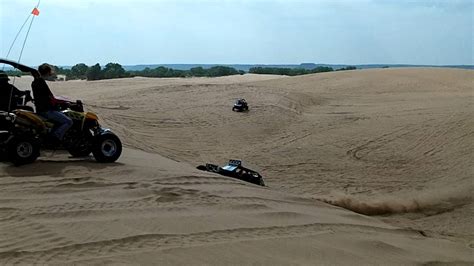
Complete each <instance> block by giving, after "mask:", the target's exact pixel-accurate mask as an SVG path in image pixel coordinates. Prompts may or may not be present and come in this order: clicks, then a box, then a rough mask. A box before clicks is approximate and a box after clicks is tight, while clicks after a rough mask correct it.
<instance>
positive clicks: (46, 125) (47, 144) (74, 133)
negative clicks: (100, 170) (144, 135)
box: [0, 59, 122, 165]
mask: <svg viewBox="0 0 474 266" xmlns="http://www.w3.org/2000/svg"><path fill="white" fill-rule="evenodd" d="M0 63H7V64H10V65H12V66H14V67H15V68H18V69H19V70H21V71H23V72H31V73H32V75H33V76H35V75H39V73H37V71H36V70H35V69H32V68H30V67H27V66H24V65H20V64H18V63H16V62H12V61H8V60H3V59H0ZM28 99H31V96H30V97H28V96H27V97H25V101H24V103H23V104H24V105H26V101H27V100H28ZM57 107H58V109H59V110H60V111H61V112H62V113H63V114H64V115H66V116H68V117H69V118H71V120H72V121H73V125H72V127H71V128H70V129H69V130H68V131H67V132H66V134H65V136H64V140H63V142H62V144H58V143H54V142H53V141H52V138H51V137H50V136H51V131H52V130H53V128H54V126H55V125H54V124H53V123H51V122H49V121H48V120H46V119H45V118H43V117H41V116H39V115H38V114H36V113H34V112H32V111H30V110H22V109H16V110H14V111H12V112H1V111H0V152H1V154H3V155H6V158H5V159H6V160H8V161H10V162H12V163H13V164H15V165H21V164H27V163H32V162H34V161H35V160H36V158H37V157H38V156H39V155H40V150H41V149H47V150H48V149H49V150H58V149H65V150H67V151H68V152H69V153H70V154H71V155H72V156H74V157H83V156H88V155H89V154H91V153H92V154H93V155H94V158H95V159H96V161H98V162H102V163H110V162H115V161H116V160H117V159H118V158H119V157H120V155H121V153H122V143H121V141H120V139H119V138H118V137H117V136H116V135H115V134H114V133H112V132H111V131H110V130H109V129H106V128H103V127H102V126H101V125H100V124H99V122H98V117H97V115H96V114H94V113H91V112H84V108H83V104H82V102H81V101H76V102H71V101H68V100H65V99H57Z"/></svg>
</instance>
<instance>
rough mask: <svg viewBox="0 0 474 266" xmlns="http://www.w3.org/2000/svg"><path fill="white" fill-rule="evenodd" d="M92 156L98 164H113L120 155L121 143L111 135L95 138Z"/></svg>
mask: <svg viewBox="0 0 474 266" xmlns="http://www.w3.org/2000/svg"><path fill="white" fill-rule="evenodd" d="M92 154H93V155H94V158H95V160H96V161H98V162H100V163H113V162H115V161H116V160H117V159H118V158H119V157H120V155H121V154H122V142H121V141H120V139H119V138H118V137H117V136H116V135H115V134H113V133H107V134H103V135H99V136H97V139H96V141H95V144H94V147H93V149H92Z"/></svg>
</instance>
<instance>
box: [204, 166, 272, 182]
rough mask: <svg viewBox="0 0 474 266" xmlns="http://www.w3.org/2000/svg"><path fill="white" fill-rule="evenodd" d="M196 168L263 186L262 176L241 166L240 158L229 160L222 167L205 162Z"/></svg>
mask: <svg viewBox="0 0 474 266" xmlns="http://www.w3.org/2000/svg"><path fill="white" fill-rule="evenodd" d="M196 168H197V169H199V170H202V171H207V172H213V173H217V174H221V175H224V176H228V177H233V178H237V179H240V180H243V181H246V182H249V183H253V184H256V185H260V186H265V182H263V177H262V176H261V175H260V174H259V173H258V172H257V171H254V170H250V169H248V168H245V167H243V166H242V161H241V160H229V163H228V164H227V165H225V166H222V167H220V166H218V165H215V164H210V163H207V164H205V165H199V166H197V167H196Z"/></svg>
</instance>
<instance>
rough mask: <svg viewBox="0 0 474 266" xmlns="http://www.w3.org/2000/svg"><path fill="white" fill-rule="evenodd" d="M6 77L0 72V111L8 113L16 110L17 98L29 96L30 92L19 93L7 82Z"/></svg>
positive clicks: (19, 91)
mask: <svg viewBox="0 0 474 266" xmlns="http://www.w3.org/2000/svg"><path fill="white" fill-rule="evenodd" d="M9 80H10V78H8V75H7V74H6V73H5V72H3V71H0V111H7V112H10V111H11V110H15V109H16V108H17V97H21V96H23V95H29V93H30V91H21V90H19V89H17V88H16V87H15V86H13V85H12V84H10V83H9V82H8V81H9Z"/></svg>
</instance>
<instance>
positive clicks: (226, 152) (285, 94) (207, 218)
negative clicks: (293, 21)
mask: <svg viewBox="0 0 474 266" xmlns="http://www.w3.org/2000/svg"><path fill="white" fill-rule="evenodd" d="M473 81H474V72H473V71H471V70H459V69H447V68H446V69H443V68H439V69H438V68H436V69H435V68H433V69H429V68H416V69H415V68H401V69H373V70H360V71H359V70H358V71H344V72H333V73H320V74H314V75H306V76H299V77H282V76H258V75H243V76H234V77H225V78H197V79H194V78H190V79H152V78H133V79H116V80H103V81H95V82H86V81H71V82H55V83H52V84H51V87H52V88H53V91H55V92H57V93H58V94H64V95H68V96H70V97H72V98H79V99H82V100H83V101H84V102H85V103H86V109H88V110H91V111H94V112H96V113H98V115H99V118H100V119H101V121H102V122H103V123H104V124H105V125H107V126H109V127H111V128H112V129H113V130H114V131H115V132H117V133H118V135H119V136H120V137H121V139H122V141H123V142H124V144H125V146H126V147H128V148H126V149H125V151H124V154H123V157H122V158H121V159H120V160H119V162H118V163H116V164H111V165H100V164H96V163H94V162H92V161H91V159H79V160H76V159H74V160H72V159H69V158H67V155H66V154H61V153H45V154H43V156H42V157H41V158H40V160H39V161H38V162H37V163H35V164H32V165H28V166H24V167H21V168H15V167H12V166H9V165H7V164H1V165H0V180H1V181H0V182H1V184H2V186H1V188H0V190H1V191H2V193H1V194H0V203H2V204H1V205H0V230H1V231H0V235H3V236H4V238H3V240H1V241H0V263H3V264H10V263H11V264H13V263H65V262H78V263H87V264H103V263H143V264H152V263H156V262H157V261H158V262H159V263H160V264H184V263H195V264H231V263H235V262H236V261H239V262H242V264H253V263H259V264H271V265H279V264H280V265H284V264H290V263H296V264H312V263H314V262H315V261H318V262H320V263H322V264H324V263H327V264H349V263H350V264H354V263H356V264H414V263H424V264H430V263H431V264H437V263H457V264H463V263H465V264H470V263H473V262H474V258H473V252H472V248H474V242H473V241H474V236H473V235H472V232H473V231H474V230H473V228H472V224H474V223H473V222H474V208H473V206H474V203H473V198H472V195H471V191H472V189H473V188H474V187H473V182H472V173H473V172H474V171H473V170H474V168H473V165H472V163H471V162H472V159H473V154H472V150H473V148H474V147H473V143H474V134H473V132H474V128H473V125H474V123H473V122H474V121H473V119H474V118H473V117H474V116H473V112H474V109H473V102H474V101H473V96H474V95H473V93H472V92H473V91H472V82H473ZM28 83H29V80H28V79H27V78H21V79H18V84H19V87H20V88H21V86H22V85H25V86H26V84H28ZM239 97H243V98H246V99H247V101H248V102H249V104H250V112H248V113H234V112H232V111H231V110H230V109H231V105H232V101H233V99H235V98H239ZM231 158H235V159H243V161H244V164H247V165H250V166H251V168H255V169H257V170H259V171H261V172H262V174H263V175H264V178H265V182H266V183H267V184H268V185H269V187H267V188H261V187H257V186H253V185H250V184H247V183H244V182H241V181H238V180H234V179H230V178H226V177H221V176H217V175H213V174H209V173H204V172H200V171H197V170H196V169H195V168H194V166H195V165H197V164H202V163H206V162H212V163H218V164H222V163H224V162H225V161H226V160H228V159H231ZM325 202H326V203H325ZM327 203H330V204H332V205H330V204H327ZM334 205H335V206H339V207H343V208H339V207H335V206H334ZM347 209H348V210H347ZM366 215H370V216H373V217H369V216H366ZM198 254H206V256H200V257H198V256H197V255H198Z"/></svg>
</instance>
